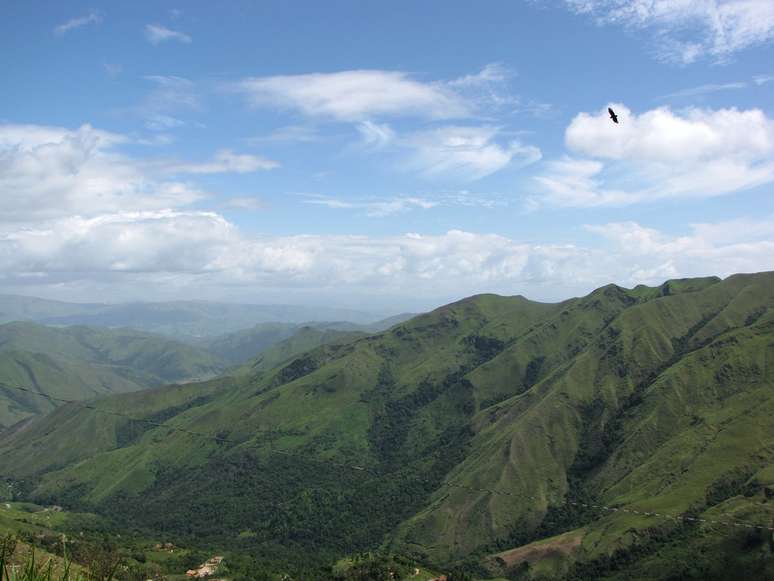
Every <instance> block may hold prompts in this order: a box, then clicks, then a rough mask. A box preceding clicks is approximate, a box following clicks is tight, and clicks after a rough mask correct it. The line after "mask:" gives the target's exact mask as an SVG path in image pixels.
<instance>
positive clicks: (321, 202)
mask: <svg viewBox="0 0 774 581" xmlns="http://www.w3.org/2000/svg"><path fill="white" fill-rule="evenodd" d="M306 197H307V198H308V199H307V200H305V201H304V203H306V204H314V205H317V206H325V207H327V208H332V209H340V210H341V209H347V210H350V209H357V210H365V214H366V216H371V217H384V216H392V215H393V214H402V213H404V212H408V211H409V210H413V209H417V208H419V209H423V210H429V209H430V208H434V207H435V206H437V205H438V202H436V201H433V200H428V199H426V198H420V197H416V196H396V197H394V198H387V199H372V200H346V199H341V198H335V197H332V196H319V195H308V196H306Z"/></svg>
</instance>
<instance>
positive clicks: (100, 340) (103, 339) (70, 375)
mask: <svg viewBox="0 0 774 581" xmlns="http://www.w3.org/2000/svg"><path fill="white" fill-rule="evenodd" d="M224 369H225V362H223V361H222V360H220V359H219V358H218V357H217V356H213V355H211V354H210V353H207V352H205V351H203V350H201V349H198V348H196V347H192V346H190V345H186V344H183V343H178V342H176V341H172V340H170V339H167V338H164V337H159V336H156V335H151V334H148V333H141V332H139V331H132V330H128V329H95V328H90V327H67V328H52V327H45V326H43V325H38V324H35V323H8V324H5V325H0V427H4V426H6V427H7V426H9V425H11V424H13V423H15V422H17V421H19V420H21V419H24V418H26V417H28V416H30V415H35V414H40V413H45V412H48V411H50V410H51V409H52V408H53V407H54V405H55V402H52V401H51V400H49V399H46V398H45V397H41V396H36V395H34V394H31V393H23V392H19V391H17V390H14V389H10V387H13V386H21V387H27V388H30V389H32V390H33V391H37V392H38V393H42V394H45V395H49V396H52V397H55V398H62V399H73V400H82V399H90V398H93V397H96V396H101V395H106V394H110V393H120V392H127V391H136V390H140V389H145V388H148V387H152V386H158V385H161V384H164V383H172V382H180V381H193V380H201V379H205V378H207V377H212V376H214V375H217V374H218V373H220V372H222V371H223V370H224Z"/></svg>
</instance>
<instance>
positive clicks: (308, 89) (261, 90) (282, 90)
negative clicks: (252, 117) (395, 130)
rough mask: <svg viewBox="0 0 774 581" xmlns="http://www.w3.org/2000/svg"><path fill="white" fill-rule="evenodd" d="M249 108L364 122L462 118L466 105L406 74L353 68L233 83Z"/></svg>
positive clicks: (440, 88)
mask: <svg viewBox="0 0 774 581" xmlns="http://www.w3.org/2000/svg"><path fill="white" fill-rule="evenodd" d="M236 89H237V90H238V91H240V92H242V93H243V94H244V95H245V96H246V97H247V99H248V101H249V102H250V103H251V104H252V105H254V106H266V105H269V106H273V107H279V108H286V109H295V110H297V111H300V112H301V113H303V114H304V115H308V116H311V117H330V118H333V119H336V120H339V121H350V122H351V121H355V122H358V121H365V120H368V119H369V118H372V117H379V116H384V115H389V116H420V117H428V118H434V119H448V118H450V117H462V116H466V115H468V114H469V110H468V107H467V105H466V104H465V103H464V102H463V100H462V99H460V98H459V97H458V96H457V95H456V94H454V93H453V92H451V91H449V90H448V89H446V88H445V87H444V86H442V85H438V84H431V83H422V82H419V81H416V80H414V79H412V78H411V77H410V76H409V75H408V74H407V73H403V72H396V71H380V70H355V71H342V72H338V73H311V74H306V75H291V76H274V77H255V78H249V79H244V80H242V81H240V82H239V83H238V84H237V85H236Z"/></svg>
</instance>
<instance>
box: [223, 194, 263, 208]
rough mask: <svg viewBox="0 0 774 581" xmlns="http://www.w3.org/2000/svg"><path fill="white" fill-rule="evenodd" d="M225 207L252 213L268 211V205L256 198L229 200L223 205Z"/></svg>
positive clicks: (243, 197) (245, 197)
mask: <svg viewBox="0 0 774 581" xmlns="http://www.w3.org/2000/svg"><path fill="white" fill-rule="evenodd" d="M223 206H224V207H226V208H232V209H234V210H247V211H251V212H254V211H257V210H265V209H266V203H264V202H263V201H262V200H260V199H259V198H256V197H255V196H250V197H248V196H241V197H233V198H229V199H228V200H226V201H225V202H224V203H223Z"/></svg>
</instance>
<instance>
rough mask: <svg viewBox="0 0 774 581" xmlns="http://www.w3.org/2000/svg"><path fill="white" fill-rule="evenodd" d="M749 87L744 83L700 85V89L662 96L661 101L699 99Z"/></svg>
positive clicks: (692, 88)
mask: <svg viewBox="0 0 774 581" xmlns="http://www.w3.org/2000/svg"><path fill="white" fill-rule="evenodd" d="M748 86H749V85H748V84H747V83H744V82H738V83H709V84H706V85H699V86H698V87H691V88H690V89H682V90H680V91H675V92H674V93H669V94H667V95H662V96H661V97H659V98H660V99H669V98H672V97H698V96H699V95H708V94H710V93H719V92H721V91H738V90H740V89H746V88H747V87H748Z"/></svg>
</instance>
